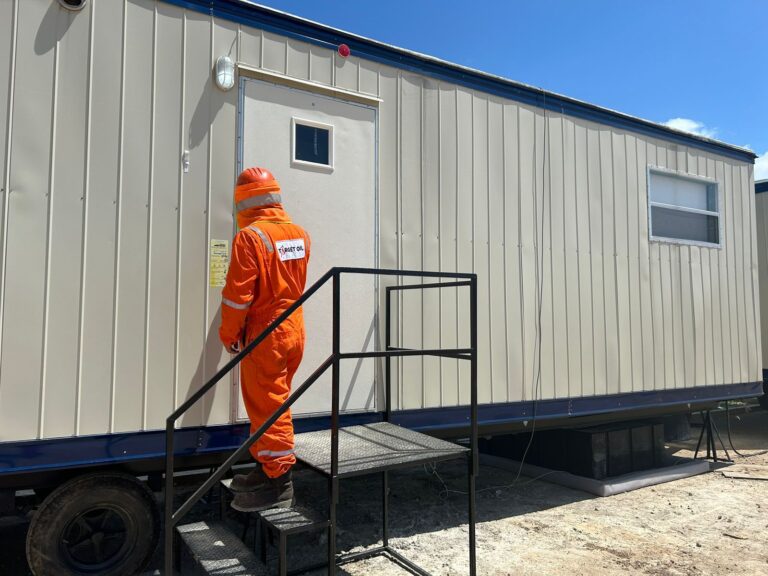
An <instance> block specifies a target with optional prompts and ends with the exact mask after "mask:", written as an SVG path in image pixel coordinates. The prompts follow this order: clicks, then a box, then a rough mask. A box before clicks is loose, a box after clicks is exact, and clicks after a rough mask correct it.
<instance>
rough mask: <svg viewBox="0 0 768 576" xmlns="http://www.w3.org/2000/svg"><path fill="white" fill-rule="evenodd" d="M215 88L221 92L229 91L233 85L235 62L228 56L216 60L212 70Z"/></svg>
mask: <svg viewBox="0 0 768 576" xmlns="http://www.w3.org/2000/svg"><path fill="white" fill-rule="evenodd" d="M214 72H215V76H214V79H215V81H216V86H218V87H219V88H220V89H221V90H224V91H227V90H231V89H232V87H233V86H234V85H235V62H234V60H232V58H230V57H229V56H221V57H220V58H219V59H218V60H216V67H215V68H214Z"/></svg>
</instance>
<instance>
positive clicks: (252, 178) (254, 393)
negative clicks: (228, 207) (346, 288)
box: [219, 168, 310, 512]
mask: <svg viewBox="0 0 768 576" xmlns="http://www.w3.org/2000/svg"><path fill="white" fill-rule="evenodd" d="M235 205H236V210H237V225H238V227H239V228H240V230H239V231H238V233H237V234H236V235H235V239H234V240H233V242H232V258H231V262H230V265H229V271H228V272H227V282H226V285H225V286H224V290H223V291H222V306H221V328H220V329H219V337H220V338H221V341H222V343H223V344H224V346H225V347H226V348H227V350H228V351H229V352H230V353H233V354H234V353H237V352H239V351H240V350H241V349H242V346H244V345H246V344H247V343H249V342H251V341H252V340H254V339H255V338H256V337H257V336H258V335H259V334H261V332H263V331H264V329H265V328H267V326H269V324H270V323H271V322H272V321H274V320H275V319H276V318H277V317H278V316H279V315H280V314H281V313H283V312H284V311H285V310H286V309H287V308H288V307H290V306H291V305H292V304H293V303H294V302H296V300H297V299H298V298H299V297H300V296H301V295H302V293H303V292H304V285H305V283H306V279H307V263H308V262H309V251H310V240H309V235H308V234H307V233H306V232H305V231H304V229H303V228H301V226H298V225H296V224H293V223H292V222H291V219H290V218H289V217H288V214H287V213H286V212H285V210H283V206H282V204H281V196H280V186H279V185H278V183H277V181H276V180H275V178H274V177H273V176H272V174H271V173H270V172H269V171H268V170H265V169H264V168H248V169H247V170H245V171H243V172H242V173H241V174H240V176H239V177H238V179H237V185H236V187H235ZM303 353H304V317H303V313H302V310H301V308H299V309H298V310H296V311H295V312H294V313H293V314H292V315H291V316H289V317H288V319H286V320H285V321H284V322H283V323H282V324H280V325H279V326H278V327H277V328H276V329H275V330H274V331H273V332H272V333H271V334H270V335H269V336H267V338H266V339H265V340H264V341H263V342H261V343H260V344H259V345H258V346H256V348H254V350H253V351H252V352H251V353H250V354H249V355H248V356H247V357H246V358H245V359H244V360H243V362H242V364H241V370H240V374H241V389H242V393H243V400H244V403H245V408H246V411H247V412H248V417H249V419H250V421H251V433H253V432H254V431H255V430H256V429H257V428H258V427H259V426H261V425H262V424H263V423H264V422H265V421H266V420H267V419H268V418H269V417H270V416H272V414H273V413H274V412H275V411H276V410H277V409H278V408H279V407H280V406H281V404H282V403H283V402H285V400H286V399H287V398H288V396H289V394H290V390H291V380H292V379H293V376H294V374H295V373H296V370H297V369H298V367H299V363H300V362H301V358H302V355H303ZM251 453H252V455H253V457H254V458H255V459H256V460H257V461H258V462H259V463H260V466H257V468H256V469H255V470H254V471H253V472H251V473H250V474H247V475H245V474H238V475H236V476H235V478H234V479H233V481H232V484H231V488H232V491H233V492H235V498H234V500H233V502H232V507H233V508H234V509H236V510H239V511H241V512H256V511H258V510H265V509H268V508H274V507H289V506H291V505H292V504H293V483H292V481H291V467H292V466H293V465H294V464H295V462H296V457H295V456H294V453H293V422H292V421H291V414H290V411H288V412H286V413H285V414H283V415H282V416H281V417H280V418H279V419H278V420H277V422H275V424H274V425H273V426H272V427H271V428H270V429H269V430H268V431H267V432H266V433H265V434H264V435H263V436H262V437H261V438H260V439H259V440H257V441H256V443H255V444H254V445H253V446H252V447H251Z"/></svg>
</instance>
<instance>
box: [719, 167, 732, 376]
mask: <svg viewBox="0 0 768 576" xmlns="http://www.w3.org/2000/svg"><path fill="white" fill-rule="evenodd" d="M719 163H720V171H721V174H722V175H723V179H722V184H723V186H722V188H723V191H722V199H723V202H722V207H723V219H724V220H725V223H726V225H727V226H728V228H727V229H726V234H725V238H723V241H724V242H725V244H726V246H727V248H726V250H725V251H722V252H720V259H719V262H718V270H719V272H720V275H721V281H722V277H723V276H724V277H725V290H724V291H725V305H724V306H723V303H722V300H723V294H722V293H723V291H722V290H721V292H720V330H721V333H723V334H725V333H726V330H725V329H724V325H725V322H724V320H723V312H724V311H725V318H726V319H727V323H728V330H727V335H728V353H727V354H726V352H725V338H723V339H722V340H723V341H722V342H721V345H722V348H723V382H726V381H729V382H733V379H732V377H733V342H732V338H731V336H732V334H731V319H730V314H729V312H730V309H731V287H730V282H729V278H728V251H730V243H728V242H727V236H728V231H729V230H731V229H732V226H731V223H730V222H729V221H728V218H729V217H730V215H731V213H730V212H729V211H728V210H727V202H726V200H725V193H726V185H725V184H726V183H725V163H724V162H723V161H722V160H720V161H719ZM715 174H717V166H715ZM723 265H725V270H724V271H723V269H722V268H723ZM723 309H725V310H723ZM726 357H727V358H728V367H729V374H728V377H727V378H726V375H725V359H726Z"/></svg>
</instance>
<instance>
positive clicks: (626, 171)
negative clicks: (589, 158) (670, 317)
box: [623, 134, 644, 392]
mask: <svg viewBox="0 0 768 576" xmlns="http://www.w3.org/2000/svg"><path fill="white" fill-rule="evenodd" d="M623 136H624V193H625V195H626V200H625V202H624V205H625V207H626V209H627V213H626V233H627V256H626V258H627V307H628V310H629V334H630V337H629V371H630V372H629V377H630V382H631V391H632V392H635V390H636V383H635V342H636V341H637V337H638V334H639V337H640V373H641V376H640V385H641V386H642V382H643V380H644V375H643V362H642V359H643V352H642V349H643V323H642V311H641V313H640V314H641V318H640V326H639V327H638V328H639V331H638V330H633V326H632V323H633V318H632V317H633V315H632V308H633V306H632V302H633V300H632V272H631V267H632V266H635V265H637V275H638V279H639V278H640V259H639V258H637V259H635V258H633V255H632V254H630V250H629V247H630V245H631V242H632V240H631V238H630V226H629V219H630V216H629V214H630V211H629V205H630V201H629V196H630V193H629V148H628V144H627V138H628V137H629V136H628V135H627V134H624V135H623ZM637 235H638V236H639V235H640V233H639V229H638V232H637ZM637 241H638V250H639V242H640V239H639V238H637ZM638 256H639V254H638ZM637 303H638V307H641V306H642V297H641V293H640V291H638V293H637Z"/></svg>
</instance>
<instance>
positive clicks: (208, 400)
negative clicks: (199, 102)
mask: <svg viewBox="0 0 768 576" xmlns="http://www.w3.org/2000/svg"><path fill="white" fill-rule="evenodd" d="M215 34H216V26H215V23H214V19H213V15H211V20H210V34H209V47H210V52H209V54H210V55H209V61H208V64H209V66H210V67H213V64H214V62H215V60H214V58H215V56H214V49H215V47H214V42H215ZM285 70H286V72H287V71H288V42H286V43H285ZM208 82H210V78H209V79H208ZM212 105H213V102H212V99H210V98H209V99H208V117H209V126H210V129H209V132H208V151H207V152H208V166H207V167H206V173H207V185H206V188H207V190H206V195H205V268H204V270H203V277H202V278H201V281H202V283H203V286H205V290H204V291H203V316H204V320H203V334H202V336H203V350H202V351H201V362H200V364H201V366H202V372H201V382H200V386H201V387H202V386H203V384H205V382H206V380H207V376H206V373H207V360H208V354H207V352H208V329H209V326H210V325H209V318H208V315H209V313H210V305H209V303H208V300H209V298H208V296H209V294H210V288H209V286H208V274H209V270H210V269H211V249H210V246H211V193H212V184H211V164H212V158H213V131H214V123H213V122H212V121H211V117H210V116H211V113H210V110H211V107H212ZM214 394H215V390H212V391H211V392H210V393H207V394H206V395H205V396H203V398H202V404H201V407H202V410H203V416H205V415H206V414H208V419H210V415H211V413H212V411H213V398H214ZM208 404H209V405H210V407H211V409H210V410H208V411H206V405H208ZM200 424H201V425H202V426H205V425H207V424H208V422H205V421H201V422H200Z"/></svg>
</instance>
